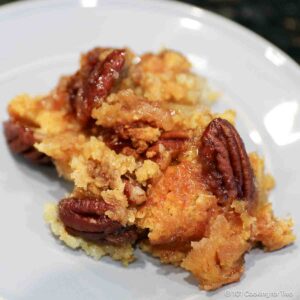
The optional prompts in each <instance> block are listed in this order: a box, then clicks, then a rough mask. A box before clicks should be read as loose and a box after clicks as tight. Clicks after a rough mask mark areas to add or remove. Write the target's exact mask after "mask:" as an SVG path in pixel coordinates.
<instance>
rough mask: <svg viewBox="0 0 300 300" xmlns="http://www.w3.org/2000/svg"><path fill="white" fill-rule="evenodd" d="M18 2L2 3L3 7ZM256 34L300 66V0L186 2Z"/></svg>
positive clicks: (185, 0)
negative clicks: (236, 23) (234, 22)
mask: <svg viewBox="0 0 300 300" xmlns="http://www.w3.org/2000/svg"><path fill="white" fill-rule="evenodd" d="M13 1H16V0H0V4H4V3H9V2H13ZM181 2H186V3H191V4H194V5H196V6H199V7H202V8H205V9H208V10H211V11H214V12H216V13H218V14H221V15H223V16H225V17H227V18H230V19H232V20H234V21H236V22H238V23H240V24H242V25H244V26H245V27H248V28H249V29H251V30H253V31H255V32H256V33H258V34H260V35H261V36H263V37H264V38H266V39H267V40H269V41H271V42H272V43H273V44H275V45H277V46H278V47H279V48H281V49H282V50H283V51H285V52H286V53H288V54H289V55H290V56H291V57H293V58H294V59H295V60H296V61H297V62H298V63H300V0H182V1H181Z"/></svg>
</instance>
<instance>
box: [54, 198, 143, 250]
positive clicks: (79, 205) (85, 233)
mask: <svg viewBox="0 0 300 300" xmlns="http://www.w3.org/2000/svg"><path fill="white" fill-rule="evenodd" d="M58 209H59V218H60V220H61V221H62V222H63V224H64V225H65V228H66V230H67V231H68V232H69V233H70V234H72V235H75V236H80V237H82V238H84V239H86V240H89V241H93V242H99V243H108V244H115V245H120V244H124V243H133V242H135V241H136V240H137V238H138V234H137V231H136V229H135V227H133V226H129V227H124V226H123V225H122V224H121V223H119V222H117V221H113V220H111V219H110V218H109V217H108V216H106V215H105V212H106V211H107V210H112V209H113V207H112V206H111V205H109V204H107V203H106V202H104V201H103V200H102V199H98V198H92V197H85V198H80V199H77V198H65V199H63V200H61V201H60V202H59V205H58Z"/></svg>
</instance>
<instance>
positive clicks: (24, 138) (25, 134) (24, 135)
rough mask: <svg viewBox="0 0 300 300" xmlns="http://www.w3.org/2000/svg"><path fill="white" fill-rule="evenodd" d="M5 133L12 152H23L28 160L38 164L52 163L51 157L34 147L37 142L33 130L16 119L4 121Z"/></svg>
mask: <svg viewBox="0 0 300 300" xmlns="http://www.w3.org/2000/svg"><path fill="white" fill-rule="evenodd" d="M3 125H4V134H5V137H6V140H7V143H8V145H9V147H10V149H11V151H12V152H14V153H16V154H21V155H22V156H24V157H25V158H26V159H27V160H29V161H31V162H33V163H37V164H46V165H48V164H51V159H50V157H49V156H47V155H46V154H44V153H41V152H40V151H38V150H37V149H36V148H34V146H33V145H34V143H35V142H37V140H36V138H35V137H34V134H33V130H32V128H30V127H29V126H26V125H23V124H21V123H20V122H18V121H15V120H8V121H6V122H4V124H3Z"/></svg>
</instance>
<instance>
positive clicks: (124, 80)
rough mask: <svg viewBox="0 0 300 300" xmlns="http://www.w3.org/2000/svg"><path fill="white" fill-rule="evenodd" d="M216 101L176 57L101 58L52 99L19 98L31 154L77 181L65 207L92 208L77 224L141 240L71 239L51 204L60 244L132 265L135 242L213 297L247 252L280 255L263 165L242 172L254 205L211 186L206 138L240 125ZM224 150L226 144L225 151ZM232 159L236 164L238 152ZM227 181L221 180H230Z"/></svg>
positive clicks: (281, 225) (282, 229)
mask: <svg viewBox="0 0 300 300" xmlns="http://www.w3.org/2000/svg"><path fill="white" fill-rule="evenodd" d="M111 53H114V55H111ZM138 60H139V62H138ZM111 67H115V71H116V72H115V73H114V72H112V69H111ZM96 75H97V76H99V77H97V76H96ZM95 76H96V77H97V78H95ZM93 82H98V83H99V82H100V83H101V86H100V87H99V86H98V87H97V85H93ZM97 89H99V90H101V95H102V96H101V97H100V96H99V95H97ZM91 95H92V96H93V95H96V96H95V97H94V98H93V97H92V96H91ZM103 95H105V96H103ZM215 95H216V94H215V93H213V92H211V90H210V88H209V87H208V85H207V83H206V80H204V79H203V78H200V77H198V76H196V75H195V74H194V73H192V72H191V64H190V63H189V62H188V60H187V59H186V58H185V57H184V56H183V55H181V54H180V53H177V52H174V51H171V50H163V51H161V52H160V53H158V54H153V53H147V54H145V55H142V56H141V57H140V58H138V57H137V56H136V55H135V54H134V53H133V52H131V51H130V50H129V49H121V50H120V49H119V50H117V51H114V49H111V48H95V49H93V50H91V51H89V52H88V53H86V54H84V55H83V56H82V59H81V66H80V69H79V70H78V72H76V73H75V74H74V75H71V76H66V77H63V78H62V79H61V80H60V81H59V83H58V86H57V87H56V88H55V89H54V90H53V91H52V92H51V93H50V94H49V95H47V96H44V97H38V98H32V97H30V96H28V95H20V96H17V97H16V98H14V99H13V100H12V101H11V102H10V104H9V107H8V112H9V115H10V118H11V119H12V120H15V121H17V122H19V123H21V124H24V125H26V128H27V127H28V128H30V130H31V132H32V133H33V135H34V138H35V141H37V142H36V143H35V144H34V145H33V147H35V148H36V150H37V151H39V152H41V153H44V154H46V155H47V156H48V157H49V158H51V159H52V161H53V162H54V164H55V166H56V169H57V171H58V173H59V175H61V176H64V177H65V178H66V179H68V180H70V181H71V182H73V184H74V190H73V191H72V192H71V193H70V194H69V195H68V196H67V197H69V198H72V201H77V200H76V199H81V200H82V201H81V202H82V203H88V204H89V205H90V206H89V207H88V209H87V207H81V208H82V210H80V209H79V208H78V207H77V206H76V205H75V206H74V207H77V208H76V209H75V208H74V210H73V211H71V212H70V215H69V216H72V217H74V219H72V220H71V221H72V222H70V224H74V222H77V221H78V222H80V220H81V221H82V220H83V221H84V222H83V223H81V224H83V225H86V224H89V222H95V220H98V221H99V222H100V221H101V220H109V222H107V224H117V225H118V226H117V228H119V229H120V228H122V229H121V230H120V232H118V231H116V232H111V231H109V230H107V231H109V232H110V234H112V235H113V236H114V237H115V238H116V240H117V238H118V237H120V236H121V235H122V234H124V230H125V232H126V229H128V228H130V229H132V230H136V231H135V232H134V235H135V236H138V239H137V240H136V239H134V241H132V240H130V239H127V240H126V239H122V241H123V240H124V242H123V244H121V245H117V246H116V245H112V244H104V243H102V244H101V242H100V243H96V242H91V241H87V240H85V239H84V237H86V236H89V237H93V236H95V234H96V236H97V237H99V238H98V240H100V241H101V240H102V241H103V240H104V238H105V230H104V229H105V224H104V223H103V224H102V223H101V228H102V227H103V228H104V229H103V230H104V231H103V232H96V233H95V232H83V234H82V235H80V231H79V232H76V233H77V234H78V235H77V236H73V235H72V234H70V233H72V232H74V230H73V231H72V228H71V230H70V228H69V229H68V228H67V226H66V224H64V223H63V222H62V220H61V219H60V218H59V214H58V211H57V205H56V204H50V205H47V206H46V208H45V220H46V222H47V223H48V224H49V225H50V228H51V230H52V232H53V233H54V235H56V236H57V237H58V238H59V239H60V240H61V241H63V242H64V243H65V244H66V245H67V246H69V247H71V248H74V249H76V248H81V249H83V250H84V251H85V252H86V254H87V255H90V256H92V257H94V258H97V259H99V258H100V257H102V256H103V255H109V256H111V257H112V258H113V259H116V260H121V261H122V262H123V263H124V264H128V263H130V262H131V261H132V260H133V259H134V256H133V249H134V246H135V245H136V244H137V243H138V244H139V246H140V247H141V249H142V250H143V251H145V252H148V253H151V254H152V255H153V256H155V257H158V258H159V259H160V261H161V262H162V263H170V264H174V265H176V266H181V267H182V268H184V269H186V270H188V271H190V272H191V273H192V274H193V275H194V276H195V277H196V278H197V280H198V281H199V284H200V286H201V288H203V289H205V290H213V289H216V288H218V287H220V286H222V285H224V284H228V283H231V282H234V281H238V280H239V279H240V277H241V275H242V274H243V272H244V255H245V253H247V252H248V251H249V250H250V249H251V248H253V247H256V246H257V245H260V244H261V245H263V247H264V248H265V250H267V251H272V250H276V249H280V248H282V247H284V246H286V245H289V244H291V243H292V242H293V241H294V240H295V236H294V235H293V232H292V227H293V222H292V220H291V219H288V220H282V219H278V218H276V217H275V216H274V213H273V211H272V205H271V204H270V203H269V202H268V194H269V192H270V190H271V189H272V188H273V187H274V180H273V178H272V177H271V176H270V175H268V174H265V170H264V163H263V160H262V159H261V158H260V157H259V156H258V155H257V154H255V153H252V154H249V160H250V163H251V166H252V167H250V163H249V164H247V165H246V167H247V168H248V171H249V170H250V172H248V174H252V169H253V173H254V175H255V176H254V182H255V187H256V191H255V197H254V198H255V199H253V201H252V200H251V201H250V200H249V199H248V200H246V199H229V200H228V201H227V202H226V201H225V202H223V203H221V202H220V201H219V200H220V199H218V196H217V195H215V194H214V191H213V190H211V189H210V187H209V186H208V184H207V180H206V176H209V175H207V174H206V175H205V174H204V171H203V162H202V160H201V159H200V156H201V147H200V146H201V137H202V135H203V133H204V132H205V129H206V128H207V126H208V125H209V124H210V123H211V122H212V121H213V120H214V119H216V118H221V119H223V121H222V122H225V121H224V120H227V121H229V122H230V123H231V124H233V125H234V121H235V112H234V111H232V110H228V111H225V112H224V113H213V112H212V111H211V110H210V107H209V106H207V104H208V103H211V102H213V100H214V99H215ZM98 96H99V97H98ZM81 105H83V107H82V106H81ZM83 113H84V115H82V114H83ZM88 113H90V115H89V114H88ZM83 117H84V118H83ZM83 119H84V122H83ZM227 123H228V122H227ZM230 128H231V126H230ZM233 131H234V129H231V133H232V132H233ZM209 138H211V137H209V136H208V139H209ZM214 138H215V140H216V143H215V144H216V145H219V146H220V145H221V146H222V149H223V148H224V147H225V148H226V139H228V141H227V142H228V143H229V142H232V140H230V137H228V136H225V135H224V134H223V135H220V134H218V132H217V133H216V132H214ZM218 139H223V140H222V141H221V143H219V144H218ZM239 145H240V147H241V143H240V144H239ZM222 149H221V147H219V149H218V151H216V153H218V158H215V159H216V162H215V164H214V166H217V165H218V162H220V161H221V160H222V159H224V157H225V156H224V155H223V156H222V154H224V151H223V152H222ZM223 150H224V149H223ZM225 150H226V149H225ZM229 150H230V151H229V152H231V154H235V157H236V158H237V157H238V155H236V153H234V151H235V148H234V147H231V148H230V149H229ZM227 156H228V155H227ZM218 159H219V161H218ZM237 159H238V158H237ZM244 159H248V156H247V154H245V155H244ZM208 163H209V162H208ZM211 165H212V164H211ZM244 165H245V164H244ZM214 168H215V167H214ZM249 168H250V169H249ZM251 168H252V169H251ZM212 169H213V168H212ZM222 172H223V173H222ZM222 172H219V173H217V174H221V175H222V174H224V172H226V170H225V169H224V170H222ZM241 174H242V173H241ZM243 174H244V173H243ZM221 175H218V176H221ZM212 177H213V178H216V176H215V174H214V176H212ZM62 196H63V195H62ZM86 199H88V200H89V199H95V201H104V202H105V203H104V204H105V205H103V207H109V208H108V209H107V210H105V212H103V215H102V216H99V215H96V214H95V213H94V214H93V212H95V211H93V207H92V205H93V202H92V201H90V200H89V201H84V200H86ZM251 199H252V198H251ZM77 203H78V202H77ZM98 204H99V203H98ZM69 209H70V210H71V209H72V207H71V206H70V208H69ZM87 212H89V213H87ZM97 217H99V219H96V218H97ZM107 226H109V225H107ZM127 226H128V227H127ZM83 227H84V226H83ZM92 227H93V226H86V227H84V228H87V229H89V228H92ZM78 228H81V227H80V226H79V227H77V229H78ZM73 229H74V228H73ZM106 229H107V228H106ZM108 229H111V228H108ZM122 230H123V232H121V231H122ZM118 234H119V235H118ZM123 236H124V235H123Z"/></svg>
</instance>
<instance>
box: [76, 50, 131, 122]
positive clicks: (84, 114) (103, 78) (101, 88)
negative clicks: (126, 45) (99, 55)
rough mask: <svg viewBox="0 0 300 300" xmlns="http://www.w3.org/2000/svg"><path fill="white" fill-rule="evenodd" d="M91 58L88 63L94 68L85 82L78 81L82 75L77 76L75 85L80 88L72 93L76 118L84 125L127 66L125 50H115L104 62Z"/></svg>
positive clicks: (86, 76) (84, 79)
mask: <svg viewBox="0 0 300 300" xmlns="http://www.w3.org/2000/svg"><path fill="white" fill-rule="evenodd" d="M91 56H92V59H90V60H89V61H88V62H89V64H90V65H91V66H92V68H91V70H89V74H88V75H86V74H84V77H85V78H83V82H81V81H80V79H79V80H76V77H78V76H79V77H80V74H75V76H74V83H73V85H76V84H79V86H78V87H77V88H75V89H74V88H73V91H72V89H71V92H70V94H71V95H70V98H71V101H72V102H73V105H74V109H75V112H76V116H77V118H78V119H79V121H80V122H81V123H82V124H83V125H85V124H86V123H87V122H88V121H89V120H90V118H91V112H92V109H93V108H94V107H95V106H97V105H101V104H102V102H103V99H104V98H105V97H106V96H107V95H108V93H109V92H110V90H111V89H112V87H113V85H114V83H115V81H116V80H117V79H118V78H119V75H120V72H121V70H122V68H123V66H124V64H125V50H124V49H121V50H113V51H112V52H111V53H110V54H109V55H108V56H107V57H106V58H105V59H104V60H103V61H100V60H96V61H97V62H95V57H94V56H95V55H94V54H93V55H91ZM71 85H72V83H71ZM74 93H75V95H74Z"/></svg>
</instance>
